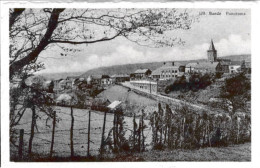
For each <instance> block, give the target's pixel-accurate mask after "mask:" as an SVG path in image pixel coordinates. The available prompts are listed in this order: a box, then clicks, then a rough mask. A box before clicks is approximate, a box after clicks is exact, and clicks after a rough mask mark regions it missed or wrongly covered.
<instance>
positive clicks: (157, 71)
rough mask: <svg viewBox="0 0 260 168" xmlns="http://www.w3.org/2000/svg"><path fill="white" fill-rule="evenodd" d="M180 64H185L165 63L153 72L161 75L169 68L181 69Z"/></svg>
mask: <svg viewBox="0 0 260 168" xmlns="http://www.w3.org/2000/svg"><path fill="white" fill-rule="evenodd" d="M179 66H183V65H182V64H180V63H178V64H177V65H176V64H174V66H173V65H172V64H171V65H169V64H165V65H163V66H161V67H160V68H157V69H156V70H154V71H153V72H152V75H161V72H162V71H167V70H173V69H174V70H178V69H179Z"/></svg>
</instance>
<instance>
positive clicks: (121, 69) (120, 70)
mask: <svg viewBox="0 0 260 168" xmlns="http://www.w3.org/2000/svg"><path fill="white" fill-rule="evenodd" d="M219 58H225V59H230V60H232V61H242V60H246V61H251V55H250V54H247V55H231V56H224V57H219ZM203 61H206V60H205V59H199V60H189V61H174V62H178V63H181V64H186V63H189V62H203ZM163 63H164V62H152V63H137V64H126V65H114V66H108V67H100V68H95V69H91V70H88V71H87V72H85V73H83V74H82V75H81V76H82V77H87V76H89V75H103V74H106V75H113V74H130V73H133V72H135V71H136V70H137V69H140V68H148V69H151V70H155V69H157V68H159V67H161V66H162V65H163Z"/></svg>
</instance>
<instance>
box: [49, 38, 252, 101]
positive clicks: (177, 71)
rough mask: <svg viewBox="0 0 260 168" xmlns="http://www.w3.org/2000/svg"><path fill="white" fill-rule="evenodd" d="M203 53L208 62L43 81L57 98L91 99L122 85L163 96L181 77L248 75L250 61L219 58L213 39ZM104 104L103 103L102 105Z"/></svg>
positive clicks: (177, 63) (169, 63)
mask: <svg viewBox="0 0 260 168" xmlns="http://www.w3.org/2000/svg"><path fill="white" fill-rule="evenodd" d="M205 52H207V57H208V58H207V60H203V61H198V62H196V61H193V62H188V63H186V64H182V63H179V62H174V61H172V62H164V63H163V64H162V65H161V67H159V68H157V69H155V70H151V69H148V68H143V69H137V70H136V71H134V72H129V74H114V75H111V76H109V75H107V74H103V75H89V76H87V77H82V76H68V77H67V78H65V79H58V80H51V81H45V83H46V85H48V86H50V87H51V88H52V89H51V90H53V92H54V93H55V94H56V95H61V94H63V93H69V92H74V91H76V90H83V91H84V92H92V95H91V94H89V97H91V96H92V98H93V97H95V96H97V94H98V93H100V92H102V91H103V90H105V89H106V88H108V87H109V86H113V85H121V86H124V87H127V88H130V89H135V90H138V91H141V92H145V93H149V94H155V95H156V94H165V93H164V92H165V88H166V87H167V86H168V85H170V84H172V83H174V81H176V80H177V79H180V78H184V79H185V80H186V81H188V80H189V78H190V77H191V75H193V74H210V75H214V76H219V78H221V77H224V78H225V77H229V76H232V75H234V74H238V73H241V72H244V73H245V74H247V75H250V74H251V62H246V61H245V60H242V61H232V60H230V59H222V58H218V57H217V50H216V48H215V46H214V43H213V41H212V40H211V42H210V44H209V49H208V50H207V51H205ZM94 88H95V89H94ZM93 90H94V93H93ZM95 92H96V93H95ZM56 97H57V98H58V96H56ZM60 99H61V98H60ZM106 101H107V100H103V102H106ZM88 102H89V100H88ZM106 105H107V104H106Z"/></svg>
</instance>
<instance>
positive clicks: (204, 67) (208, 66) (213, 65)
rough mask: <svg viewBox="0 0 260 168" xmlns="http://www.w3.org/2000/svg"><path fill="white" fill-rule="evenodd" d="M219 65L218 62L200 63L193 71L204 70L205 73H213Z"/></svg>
mask: <svg viewBox="0 0 260 168" xmlns="http://www.w3.org/2000/svg"><path fill="white" fill-rule="evenodd" d="M218 64H219V62H212V63H211V62H200V63H199V64H198V65H197V66H196V67H195V69H197V70H206V71H210V72H215V71H216V67H217V65H218Z"/></svg>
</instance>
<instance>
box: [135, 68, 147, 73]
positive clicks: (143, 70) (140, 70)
mask: <svg viewBox="0 0 260 168" xmlns="http://www.w3.org/2000/svg"><path fill="white" fill-rule="evenodd" d="M148 70H149V69H137V70H136V71H135V72H134V73H146V72H147V71H148Z"/></svg>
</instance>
